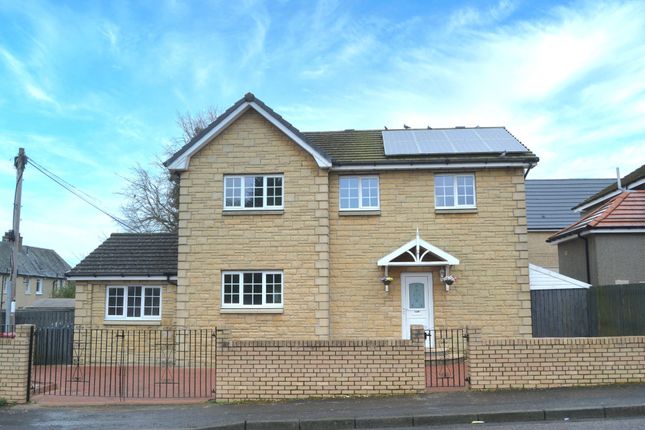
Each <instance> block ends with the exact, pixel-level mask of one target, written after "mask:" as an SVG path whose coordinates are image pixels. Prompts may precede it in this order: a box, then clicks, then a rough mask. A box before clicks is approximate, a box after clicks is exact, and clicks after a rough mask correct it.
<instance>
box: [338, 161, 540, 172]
mask: <svg viewBox="0 0 645 430" xmlns="http://www.w3.org/2000/svg"><path fill="white" fill-rule="evenodd" d="M505 167H522V168H525V169H526V168H528V167H529V163H520V162H518V163H446V164H430V163H422V164H412V163H407V164H361V165H351V166H350V165H347V166H335V167H332V168H331V170H332V171H367V170H369V171H378V170H421V169H423V170H433V169H436V170H445V169H498V168H505Z"/></svg>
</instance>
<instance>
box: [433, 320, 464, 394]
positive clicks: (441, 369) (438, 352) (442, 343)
mask: <svg viewBox="0 0 645 430" xmlns="http://www.w3.org/2000/svg"><path fill="white" fill-rule="evenodd" d="M425 337H426V387H427V388H429V389H435V388H457V387H464V388H465V387H467V386H468V383H469V382H470V378H469V377H468V366H467V360H468V346H467V342H468V329H463V328H459V329H432V330H426V331H425Z"/></svg>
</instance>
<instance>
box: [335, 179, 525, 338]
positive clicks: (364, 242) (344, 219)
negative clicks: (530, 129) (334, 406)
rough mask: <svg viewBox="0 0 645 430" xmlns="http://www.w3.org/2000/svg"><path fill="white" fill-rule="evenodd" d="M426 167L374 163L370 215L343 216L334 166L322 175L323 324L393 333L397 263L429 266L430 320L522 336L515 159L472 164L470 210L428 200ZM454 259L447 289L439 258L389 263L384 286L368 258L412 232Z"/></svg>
mask: <svg viewBox="0 0 645 430" xmlns="http://www.w3.org/2000/svg"><path fill="white" fill-rule="evenodd" d="M435 173H437V172H433V171H420V170H415V171H395V172H381V173H379V174H378V176H379V179H380V193H381V209H380V214H378V215H362V216H343V215H341V214H340V213H339V210H338V184H339V174H338V173H336V172H332V174H331V175H330V193H329V201H330V229H331V236H330V244H331V245H330V255H331V284H330V285H331V320H332V323H331V333H332V337H335V338H351V337H364V336H368V337H375V338H379V337H380V338H383V337H388V338H400V337H401V317H402V311H401V273H402V272H413V271H416V272H418V271H425V272H430V271H432V272H433V297H434V311H435V325H436V327H438V328H454V327H464V326H469V327H476V328H480V329H482V330H483V332H484V333H486V334H489V335H494V336H518V335H519V336H522V335H523V336H530V334H531V299H530V292H529V278H528V252H527V249H528V248H527V230H526V209H525V197H524V176H523V171H522V169H487V170H477V171H475V172H474V173H475V182H476V192H477V209H476V211H466V212H462V213H454V212H441V211H436V210H435V204H434V175H435ZM417 227H418V228H419V231H420V235H421V237H422V238H423V239H425V240H426V241H428V242H430V243H431V244H433V245H435V246H437V247H439V248H441V249H443V250H444V251H446V252H448V253H450V254H452V255H454V256H455V257H457V258H459V259H460V261H461V262H460V264H459V266H455V267H454V268H452V269H451V273H452V274H454V275H456V276H457V278H458V280H457V282H456V283H455V284H454V285H453V286H452V287H451V288H450V291H449V292H446V291H445V288H444V286H443V285H442V284H441V282H440V280H439V275H438V270H439V269H438V268H427V267H426V268H403V269H401V268H395V267H391V268H390V275H391V276H392V277H393V278H394V282H393V283H392V285H391V286H390V292H389V293H385V292H384V291H383V285H382V283H381V282H380V280H379V279H380V278H381V277H382V276H383V268H380V267H377V265H376V262H377V261H378V259H380V258H381V257H383V256H385V255H387V254H389V253H390V252H392V251H394V250H395V249H397V248H398V247H399V246H401V245H403V244H404V243H406V242H408V241H409V240H411V239H414V237H415V235H416V229H417Z"/></svg>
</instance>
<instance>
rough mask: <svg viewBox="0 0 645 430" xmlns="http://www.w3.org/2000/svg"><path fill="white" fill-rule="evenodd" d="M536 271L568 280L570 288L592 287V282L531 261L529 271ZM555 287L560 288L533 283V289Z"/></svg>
mask: <svg viewBox="0 0 645 430" xmlns="http://www.w3.org/2000/svg"><path fill="white" fill-rule="evenodd" d="M531 270H533V271H536V272H539V273H541V274H543V275H546V276H550V277H552V278H555V279H558V280H560V281H562V282H566V283H567V284H570V285H571V287H570V288H589V287H591V284H587V283H586V282H582V281H578V280H577V279H574V278H570V277H568V276H565V275H563V274H561V273H558V272H554V271H553V270H549V269H546V268H544V267H542V266H536V265H535V264H531V263H529V271H531ZM553 289H558V288H550V287H543V286H538V285H531V290H553Z"/></svg>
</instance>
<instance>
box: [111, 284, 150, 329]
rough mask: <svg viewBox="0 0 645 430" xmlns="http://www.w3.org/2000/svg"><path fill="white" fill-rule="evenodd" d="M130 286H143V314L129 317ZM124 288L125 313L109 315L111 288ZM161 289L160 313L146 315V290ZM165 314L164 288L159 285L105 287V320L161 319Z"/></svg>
mask: <svg viewBox="0 0 645 430" xmlns="http://www.w3.org/2000/svg"><path fill="white" fill-rule="evenodd" d="M128 287H141V316H140V317H129V316H127V315H128ZM117 288H122V289H123V314H121V315H108V304H109V297H110V290H112V289H117ZM155 288H156V289H159V315H148V316H146V315H144V308H145V303H146V301H145V298H146V294H145V290H147V289H155ZM161 315H163V288H161V286H159V285H109V286H108V287H107V288H106V289H105V320H106V321H160V320H161Z"/></svg>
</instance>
